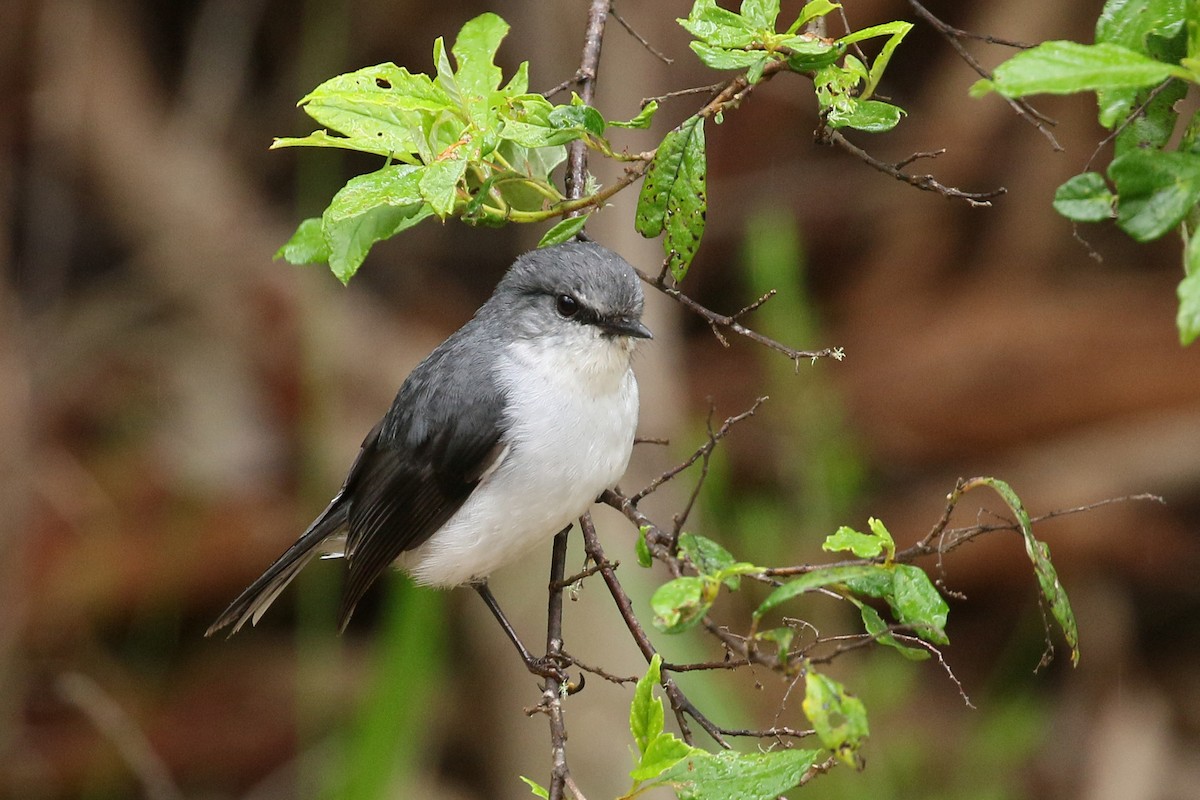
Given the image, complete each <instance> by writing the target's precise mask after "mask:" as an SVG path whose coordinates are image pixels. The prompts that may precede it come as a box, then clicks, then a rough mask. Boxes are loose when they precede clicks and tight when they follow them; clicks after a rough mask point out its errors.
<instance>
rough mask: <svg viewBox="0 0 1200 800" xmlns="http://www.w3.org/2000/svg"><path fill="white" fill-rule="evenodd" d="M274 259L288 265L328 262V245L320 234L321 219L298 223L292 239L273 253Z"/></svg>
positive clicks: (313, 218)
mask: <svg viewBox="0 0 1200 800" xmlns="http://www.w3.org/2000/svg"><path fill="white" fill-rule="evenodd" d="M275 258H277V259H279V258H282V259H284V260H285V261H287V262H288V263H289V264H325V263H327V262H328V261H329V245H328V244H327V243H326V242H325V235H324V234H323V233H322V232H321V218H320V217H312V218H310V219H306V220H304V221H303V222H301V223H300V227H298V228H296V232H295V233H293V234H292V238H290V239H288V240H287V241H286V242H285V243H284V245H283V247H281V248H279V249H278V250H276V251H275Z"/></svg>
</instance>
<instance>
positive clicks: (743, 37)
mask: <svg viewBox="0 0 1200 800" xmlns="http://www.w3.org/2000/svg"><path fill="white" fill-rule="evenodd" d="M676 22H678V23H679V24H680V25H682V26H683V28H684V30H686V31H687V32H688V33H690V34H692V36H695V37H696V38H697V39H699V40H701V41H702V42H706V43H708V44H710V45H713V46H715V47H724V48H730V49H740V48H743V47H745V46H746V45H748V44H750V43H751V42H753V41H754V39H755V35H756V34H757V33H758V31H756V30H755V29H754V27H753V26H751V25H750V24H749V23H748V22H747V20H746V19H745V18H744V17H742V16H741V15H740V14H735V13H733V12H732V11H726V10H725V9H723V8H721V7H720V6H718V5H717V4H716V0H696V2H695V3H693V5H692V11H691V13H690V14H688V17H687V19H677V20H676Z"/></svg>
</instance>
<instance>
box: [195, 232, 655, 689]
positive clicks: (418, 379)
mask: <svg viewBox="0 0 1200 800" xmlns="http://www.w3.org/2000/svg"><path fill="white" fill-rule="evenodd" d="M643 302H644V298H643V293H642V288H641V281H640V278H639V275H638V272H637V270H635V269H634V268H633V266H631V265H630V264H629V263H628V262H627V261H626V260H625V259H624V258H622V257H621V256H619V255H618V254H616V253H615V252H613V251H611V250H609V249H607V248H605V247H603V246H601V245H599V244H596V243H594V242H581V241H575V242H568V243H564V244H558V245H553V246H549V247H543V248H539V249H536V250H533V251H531V252H528V253H525V254H524V255H522V256H520V257H518V258H517V259H516V261H515V262H514V263H513V264H512V266H511V267H510V268H509V269H508V271H507V272H506V273H505V274H504V276H503V277H502V278H501V280H500V281H499V283H498V284H497V285H496V288H495V290H494V291H493V293H492V295H491V297H489V298H488V300H487V301H486V302H485V303H484V304H483V305H482V306H481V307H480V308H479V310H478V311H476V313H475V315H474V316H473V317H472V318H471V319H470V320H469V321H468V322H467V323H466V324H464V325H463V326H462V327H461V328H459V329H458V330H457V331H455V332H454V333H452V334H451V335H450V336H449V337H448V338H447V339H446V340H445V341H443V342H442V343H441V344H440V345H438V346H437V347H436V348H435V349H434V350H433V351H432V352H431V353H430V354H429V355H428V356H427V357H426V358H425V359H424V360H423V361H422V362H421V363H420V364H418V365H417V366H416V367H415V368H414V369H413V370H412V372H411V373H410V374H409V375H408V377H407V378H406V379H405V380H404V383H403V385H402V386H401V387H400V390H399V391H398V392H397V394H396V397H395V400H394V401H393V402H392V405H391V407H390V408H389V409H388V411H387V412H386V413H385V414H384V415H383V418H382V419H380V420H379V422H378V423H377V424H376V425H375V427H374V428H372V429H371V431H370V432H369V433H368V434H367V435H366V438H365V439H364V440H363V442H362V446H361V448H360V449H359V452H358V455H357V457H356V458H355V459H354V461H353V463H352V464H351V466H350V470H349V472H348V474H347V475H346V478H345V480H344V482H343V483H342V486H341V489H339V490H338V491H337V493H336V494H334V496H333V499H332V500H331V501H330V502H329V504H328V505H327V506H326V507H325V510H324V511H322V512H321V513H320V514H319V515H318V516H317V518H316V519H315V520H313V522H312V523H311V524H310V525H309V526H308V528H307V529H306V530H305V531H304V533H303V534H301V536H300V538H299V539H297V540H296V542H295V543H294V544H292V545H291V546H290V547H289V548H287V550H285V551H284V552H283V554H282V555H280V556H279V558H278V559H276V560H275V562H274V563H273V564H271V565H270V566H269V567H268V568H267V569H266V571H265V572H263V574H262V575H261V576H260V577H259V578H258V579H257V580H255V581H254V582H253V583H251V584H250V585H249V586H248V587H247V588H246V589H245V590H244V591H243V592H242V593H241V594H240V595H238V596H237V598H236V599H234V600H233V602H232V603H230V605H229V607H228V608H226V609H225V611H224V612H223V613H222V614H221V615H220V616H219V617H218V618H217V619H216V621H215V622H214V623H213V624H212V625H211V626H210V627H209V628H208V630H207V632H206V633H205V635H206V636H212V635H213V634H215V633H217V632H218V631H221V630H224V629H229V635H230V636H232V635H233V634H234V633H236V632H237V631H239V630H240V629H241V628H242V627H243V626H244V625H245V624H246V623H247V622H249V623H251V624H252V625H254V624H257V622H258V620H259V619H260V618H261V616H262V615H263V612H265V611H266V610H267V608H268V606H270V605H271V603H272V602H274V600H275V599H276V598H277V597H278V596H279V595H280V593H281V592H282V591H283V590H284V589H285V587H287V585H288V584H289V583H290V582H291V581H292V580H293V579H294V578H295V577H296V575H297V574H299V572H300V571H301V570H302V569H303V568H304V566H305V565H306V564H308V563H309V562H310V561H311V560H312V559H313V558H314V557H316V556H322V557H327V558H338V557H340V558H342V559H344V561H345V565H346V566H345V573H346V574H345V580H344V584H343V588H342V594H341V601H340V606H339V610H338V617H337V625H338V630H339V632H341V631H344V630H345V629H346V626H347V624H348V623H349V621H350V618H351V615H352V614H353V613H354V609H355V606H356V605H357V604H358V602H359V601H360V600H361V599H362V597H363V595H364V594H365V593H366V591H367V589H368V588H369V587H370V586H371V585H372V584H373V583H374V582H375V581H376V580H377V579H378V578H379V577H380V576H381V575H382V574H384V573H385V572H386V571H387V570H388V569H389V567H391V566H395V567H398V568H399V569H401V570H403V571H405V572H407V573H408V574H409V575H410V576H411V577H412V579H413V580H414V582H415V583H417V584H418V585H424V586H431V587H436V588H451V587H455V586H461V585H471V586H473V587H474V588H475V589H476V590H477V591H478V592H479V594H480V595H481V596H482V597H483V599H484V600H485V602H487V604H488V606H489V608H490V609H491V610H492V612H493V613H494V614H495V615H496V617H497V619H498V620H500V622H501V624H502V626H504V628H505V632H506V633H507V634H508V635H509V638H510V639H512V640H513V643H514V644H515V645H516V646H517V648H518V650H519V651H521V654H522V657H523V658H524V659H525V661H526V664H527V665H529V666H530V667H531V669H533V661H535V659H532V657H531V656H530V655H529V652H528V651H527V650H526V649H525V647H524V646H523V645H522V644H521V643H520V640H519V639H518V638H517V637H516V634H515V632H514V631H513V630H512V627H511V626H510V625H509V624H508V622H507V620H505V619H504V616H503V613H502V612H501V611H500V608H499V605H498V604H497V603H496V601H495V598H494V597H493V596H492V595H491V592H490V591H489V590H488V588H487V577H488V576H489V575H490V574H491V573H492V572H493V571H495V570H496V569H499V568H500V567H503V566H504V565H506V564H510V563H512V562H514V561H517V560H519V559H520V558H522V557H523V556H525V555H527V554H528V553H529V552H530V551H531V550H532V549H533V548H535V547H536V546H537V545H538V544H539V543H542V542H545V541H546V540H548V539H549V538H551V537H553V536H554V534H556V533H558V532H559V531H560V530H563V529H565V528H567V527H569V526H570V525H571V523H572V521H574V520H575V519H577V518H579V517H580V516H582V515H583V514H584V513H585V512H586V511H587V510H588V508H589V507H590V506H591V504H592V503H594V502H595V501H596V500H597V499H598V498H599V496H600V495H601V494H602V493H603V492H604V491H605V490H606V489H610V488H613V487H614V486H615V485H616V482H617V481H618V480H619V479H620V478H621V476H622V475H623V474H624V472H625V470H626V468H627V466H628V464H629V459H630V455H631V453H632V450H633V441H634V432H635V430H636V428H637V421H638V407H639V403H638V386H637V380H636V378H635V377H634V373H633V369H632V366H631V364H632V358H633V354H634V351H635V349H636V346H637V344H638V343H639V342H640V341H642V340H648V339H652V338H653V335H652V334H651V332H650V330H649V328H647V327H646V326H645V324H643V322H642V311H643Z"/></svg>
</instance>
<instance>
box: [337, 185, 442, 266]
mask: <svg viewBox="0 0 1200 800" xmlns="http://www.w3.org/2000/svg"><path fill="white" fill-rule="evenodd" d="M425 169H426V168H425V167H414V166H412V165H410V164H393V165H391V166H387V167H384V168H382V169H380V170H377V171H375V172H371V173H368V174H366V175H360V176H358V177H357V178H351V179H350V181H349V182H348V183H347V184H346V185H345V186H344V187H342V189H341V190H340V191H339V192H338V193H337V194H336V195H334V196H333V200H332V201H330V203H329V207H328V208H326V209H325V213H324V215H323V216H322V217H321V224H322V228H323V231H324V234H325V241H326V243H327V244H328V246H329V267H330V269H331V270H333V274H334V275H336V276H337V277H338V279H339V280H341V281H342V283H347V282H349V280H350V278H351V277H353V276H354V273H355V272H357V271H358V268H359V266H360V265H361V264H362V262H363V260H364V259H365V258H366V257H367V252H368V251H369V250H370V249H371V245H373V244H375V242H378V241H380V240H382V239H386V238H388V237H390V236H394V235H395V234H397V233H399V232H400V231H402V230H404V229H406V228H409V227H411V226H413V225H415V224H417V223H418V222H420V221H421V220H423V219H425V218H426V217H428V216H429V215H430V214H431V213H433V212H432V209H431V208H430V207H429V205H428V204H427V203H425V201H424V200H423V198H422V197H421V191H420V182H421V179H422V177H423V175H424V173H425Z"/></svg>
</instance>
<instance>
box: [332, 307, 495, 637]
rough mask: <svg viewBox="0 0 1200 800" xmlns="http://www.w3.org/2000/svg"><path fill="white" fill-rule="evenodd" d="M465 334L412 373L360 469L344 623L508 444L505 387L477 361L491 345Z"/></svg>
mask: <svg viewBox="0 0 1200 800" xmlns="http://www.w3.org/2000/svg"><path fill="white" fill-rule="evenodd" d="M463 330H466V329H463ZM461 334H462V331H459V333H458V334H456V335H455V336H454V337H451V338H450V339H448V340H447V342H446V343H445V345H444V346H443V347H441V348H439V349H438V350H436V351H434V353H433V354H432V355H431V356H430V357H429V358H428V359H426V361H425V362H422V364H421V365H420V366H419V367H418V368H417V369H416V370H414V371H413V374H412V375H411V376H409V379H408V380H407V381H406V382H405V384H404V386H403V387H401V389H400V393H399V394H398V395H397V396H396V401H395V403H393V405H392V409H391V410H390V411H389V412H388V414H387V416H385V417H384V420H383V423H382V428H381V430H380V435H379V437H378V439H377V440H376V442H375V444H374V446H373V447H372V448H371V449H370V451H369V452H367V453H365V454H364V456H363V459H362V461H361V464H360V465H359V469H358V471H357V474H356V475H353V476H351V482H350V483H349V484H348V496H349V497H350V510H349V515H348V520H347V521H348V527H349V534H348V536H347V540H346V561H347V563H348V565H349V566H348V573H347V576H346V584H345V587H344V588H343V589H342V601H341V607H340V610H339V613H338V626H339V628H340V629H343V630H344V629H345V627H346V624H347V623H348V622H349V620H350V616H351V614H353V613H354V607H355V605H357V603H358V601H359V600H361V599H362V596H363V594H365V593H366V591H367V589H368V588H370V586H371V584H372V583H374V582H375V580H376V579H377V578H378V577H379V576H380V575H381V574H382V573H383V572H384V571H385V570H386V569H387V568H388V566H389V565H390V564H391V563H392V562H393V561H395V560H396V558H397V557H398V556H399V555H400V554H401V553H403V552H405V551H406V550H412V549H413V548H415V547H418V546H420V545H421V544H423V543H424V542H425V541H426V540H428V539H429V537H430V536H432V535H433V533H434V532H436V531H437V530H438V529H439V528H441V527H442V526H443V525H445V524H446V522H447V521H448V520H449V519H450V518H451V517H452V516H453V515H454V512H456V511H458V509H459V508H460V507H461V506H462V504H463V503H464V502H466V500H467V498H468V497H469V496H470V495H471V492H472V491H473V490H474V489H475V487H476V486H477V485H478V484H479V480H480V477H481V476H482V475H483V474H484V473H485V472H486V471H487V469H488V468H489V467H490V466H491V465H492V463H493V462H494V461H495V460H496V458H497V457H498V456H499V454H500V453H501V452H502V449H503V448H502V445H501V434H502V412H503V409H504V398H503V395H502V394H501V393H500V391H499V390H498V389H497V388H496V387H495V386H494V384H493V383H492V382H491V381H490V379H489V378H488V376H489V374H490V370H489V369H487V368H486V365H484V364H477V363H475V362H477V361H480V360H481V355H483V354H481V353H479V352H478V351H476V352H474V353H468V352H467V351H466V350H465V349H463V348H462V347H461V344H460V342H459V338H460V336H461ZM480 367H483V368H482V369H481V368H480Z"/></svg>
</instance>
